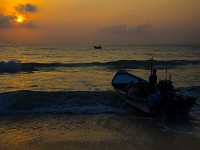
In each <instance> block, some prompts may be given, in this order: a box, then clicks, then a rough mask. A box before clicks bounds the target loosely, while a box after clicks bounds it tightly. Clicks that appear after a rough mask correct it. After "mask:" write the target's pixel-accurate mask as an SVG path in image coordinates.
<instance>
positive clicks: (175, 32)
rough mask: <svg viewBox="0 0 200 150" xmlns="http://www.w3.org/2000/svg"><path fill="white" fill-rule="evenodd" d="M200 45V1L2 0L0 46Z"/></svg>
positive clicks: (0, 2)
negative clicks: (30, 44) (55, 44)
mask: <svg viewBox="0 0 200 150" xmlns="http://www.w3.org/2000/svg"><path fill="white" fill-rule="evenodd" d="M9 42H11V43H12V42H15V43H16V42H23V43H26V42H31V43H32V42H33V43H69V44H94V43H98V44H200V0H0V43H9Z"/></svg>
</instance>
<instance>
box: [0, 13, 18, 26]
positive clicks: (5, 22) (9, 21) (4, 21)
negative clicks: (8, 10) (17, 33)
mask: <svg viewBox="0 0 200 150" xmlns="http://www.w3.org/2000/svg"><path fill="white" fill-rule="evenodd" d="M15 18H16V17H15V16H3V15H0V29H1V28H7V27H12V26H14V23H13V20H14V19H15Z"/></svg>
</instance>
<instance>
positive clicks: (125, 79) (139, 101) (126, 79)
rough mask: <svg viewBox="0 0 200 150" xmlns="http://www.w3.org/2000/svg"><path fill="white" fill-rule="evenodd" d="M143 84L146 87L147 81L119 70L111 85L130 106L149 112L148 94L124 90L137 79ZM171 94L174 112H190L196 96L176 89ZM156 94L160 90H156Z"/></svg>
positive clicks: (167, 82)
mask: <svg viewBox="0 0 200 150" xmlns="http://www.w3.org/2000/svg"><path fill="white" fill-rule="evenodd" d="M139 80H140V82H141V83H142V84H143V85H144V87H145V88H148V82H147V81H146V80H144V79H141V78H139V77H137V76H135V75H133V74H130V73H128V72H126V71H123V70H119V71H118V72H117V73H116V74H115V76H114V77H113V79H112V86H113V88H114V90H115V91H116V93H117V94H118V95H119V96H120V97H121V98H122V99H123V100H124V101H125V102H126V103H127V104H129V105H130V106H132V107H133V108H136V109H138V110H140V111H142V112H144V113H147V114H151V111H150V103H149V99H148V98H149V94H146V96H142V97H138V96H134V95H129V94H128V93H127V92H126V87H127V85H128V84H130V82H133V83H134V84H137V83H138V81H139ZM159 84H160V85H162V86H169V85H170V84H172V82H171V81H170V80H162V81H159ZM171 93H172V94H173V106H174V112H175V114H180V115H187V114H188V113H189V112H190V109H191V107H192V106H193V105H194V104H195V101H196V99H197V97H193V96H190V95H185V94H181V93H179V92H178V91H174V90H173V91H172V92H171ZM158 94H160V91H159V90H158Z"/></svg>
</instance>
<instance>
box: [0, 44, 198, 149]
mask: <svg viewBox="0 0 200 150" xmlns="http://www.w3.org/2000/svg"><path fill="white" fill-rule="evenodd" d="M102 47H103V48H102V49H94V48H93V45H65V44H59V45H56V44H32V43H31V44H0V149H2V150H7V149H12V150H15V149H16V150H18V149H20V150H26V149H29V150H37V149H41V150H42V149H78V150H79V149H81V150H82V149H120V150H121V149H131V150H132V149H138V150H147V149H148V150H151V149H152V150H158V149H166V150H167V149H172V150H173V149H174V150H175V149H176V150H178V149H181V150H184V149H185V150H186V149H194V150H195V149H200V142H199V141H200V107H199V106H198V105H194V107H193V108H192V110H191V112H190V113H189V115H188V116H186V117H182V118H178V119H177V121H176V122H175V123H162V124H155V123H153V121H152V119H151V118H150V117H149V116H147V115H145V114H142V113H141V112H139V111H137V110H135V109H133V108H131V107H130V106H128V105H126V104H125V103H124V102H123V101H122V100H121V99H120V98H119V97H118V95H116V93H115V92H114V90H113V88H112V86H111V81H112V78H113V76H114V75H115V73H116V72H117V71H118V70H121V69H123V70H126V71H128V72H130V73H132V74H134V75H136V76H139V77H141V78H143V79H145V80H148V77H149V75H150V62H151V59H152V57H153V59H154V61H153V67H154V68H156V69H157V75H158V80H162V79H165V78H169V76H170V74H171V79H172V81H173V85H174V87H175V88H177V89H180V91H181V92H182V93H187V94H190V95H192V96H197V97H200V69H199V68H200V46H194V45H102ZM166 70H167V71H166ZM196 103H197V104H200V98H198V99H197V101H196Z"/></svg>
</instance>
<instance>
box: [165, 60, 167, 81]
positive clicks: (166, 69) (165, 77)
mask: <svg viewBox="0 0 200 150" xmlns="http://www.w3.org/2000/svg"><path fill="white" fill-rule="evenodd" d="M165 80H167V62H166V76H165Z"/></svg>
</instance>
